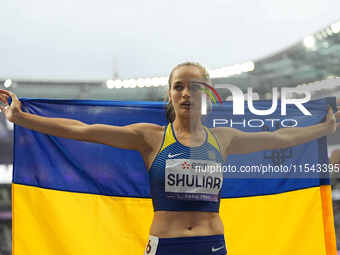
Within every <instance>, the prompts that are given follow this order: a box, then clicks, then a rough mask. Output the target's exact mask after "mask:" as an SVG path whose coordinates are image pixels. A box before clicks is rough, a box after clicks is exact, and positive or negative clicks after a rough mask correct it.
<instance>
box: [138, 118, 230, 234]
mask: <svg viewBox="0 0 340 255" xmlns="http://www.w3.org/2000/svg"><path fill="white" fill-rule="evenodd" d="M164 130H165V127H161V126H156V125H154V126H150V129H149V132H148V133H149V134H148V135H146V137H147V138H148V139H150V142H149V144H152V146H150V147H149V150H145V151H142V156H143V159H144V162H145V166H146V168H147V169H149V168H150V167H151V164H152V162H153V160H154V158H155V156H156V155H157V153H158V151H159V148H160V146H161V144H162V140H163V134H164ZM202 140H204V137H203V138H202ZM202 140H201V141H198V143H202ZM182 141H183V140H182ZM191 141H192V140H191ZM223 233H224V226H223V223H222V220H221V218H220V216H219V214H218V213H217V212H199V211H155V212H154V218H153V221H152V224H151V228H150V235H154V236H157V237H160V238H171V237H190V236H209V235H219V234H223Z"/></svg>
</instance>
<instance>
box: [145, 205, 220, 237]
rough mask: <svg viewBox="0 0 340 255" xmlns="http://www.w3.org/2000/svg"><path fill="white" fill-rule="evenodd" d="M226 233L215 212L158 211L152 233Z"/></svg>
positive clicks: (166, 235) (193, 234)
mask: <svg viewBox="0 0 340 255" xmlns="http://www.w3.org/2000/svg"><path fill="white" fill-rule="evenodd" d="M223 233H224V227H223V223H222V220H221V218H220V216H219V214H218V213H215V212H192V211H185V212H180V211H156V212H155V214H154V218H153V221H152V224H151V229H150V235H153V236H157V237H160V238H171V237H189V236H209V235H219V234H223Z"/></svg>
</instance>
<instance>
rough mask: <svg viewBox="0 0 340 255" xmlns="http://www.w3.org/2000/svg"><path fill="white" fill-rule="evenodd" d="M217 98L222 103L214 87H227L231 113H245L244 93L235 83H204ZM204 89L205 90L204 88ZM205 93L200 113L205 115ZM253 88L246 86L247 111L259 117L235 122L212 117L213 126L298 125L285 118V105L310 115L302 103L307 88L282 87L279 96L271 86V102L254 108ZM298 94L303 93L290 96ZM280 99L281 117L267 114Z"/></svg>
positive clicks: (211, 98)
mask: <svg viewBox="0 0 340 255" xmlns="http://www.w3.org/2000/svg"><path fill="white" fill-rule="evenodd" d="M205 86H206V87H208V88H209V89H210V90H211V91H213V93H214V94H215V95H216V97H217V98H218V100H219V103H220V104H223V102H222V100H221V97H220V95H219V94H218V93H217V91H216V89H223V90H225V89H227V90H229V91H230V92H231V94H232V101H233V115H234V116H242V115H245V110H244V106H245V95H244V94H243V92H242V90H241V89H240V88H238V87H237V86H235V85H232V84H216V85H215V87H212V86H210V85H206V84H205ZM205 91H206V90H205ZM206 94H208V95H209V99H210V100H213V101H214V103H215V104H216V101H215V99H214V98H213V97H212V94H211V93H206ZM206 94H205V93H203V94H202V108H201V114H202V115H207V114H208V102H207V96H206ZM253 94H254V93H253V89H252V88H248V90H247V105H248V109H249V111H250V112H251V113H252V114H253V115H257V116H262V117H261V118H250V119H249V118H247V119H246V118H244V119H241V120H239V119H238V121H237V122H236V121H233V120H232V119H223V118H218V119H213V127H218V126H229V127H236V126H239V127H240V126H241V127H242V126H243V127H257V128H258V127H261V128H263V127H268V126H269V127H273V128H274V127H277V126H278V125H279V126H281V127H296V126H297V125H298V121H297V120H296V119H293V118H285V116H287V105H295V106H296V107H297V109H299V110H300V111H301V112H302V114H303V115H307V116H308V115H312V114H311V113H310V111H308V109H306V107H305V106H304V105H303V104H304V103H307V102H308V101H309V100H310V99H311V92H310V91H308V90H303V89H302V88H286V87H282V88H281V90H280V95H281V97H280V98H279V94H278V88H276V87H274V88H272V95H273V97H272V104H271V106H270V108H268V109H256V108H255V106H254V99H253ZM294 94H299V95H303V97H300V98H292V96H291V95H294ZM279 100H280V101H281V104H280V106H281V109H280V114H281V116H282V118H280V119H278V118H275V119H274V118H270V117H269V115H271V114H273V113H274V112H276V110H277V107H278V105H279V104H278V102H279ZM263 116H268V118H263Z"/></svg>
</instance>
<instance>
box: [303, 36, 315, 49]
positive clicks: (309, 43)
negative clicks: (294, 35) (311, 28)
mask: <svg viewBox="0 0 340 255" xmlns="http://www.w3.org/2000/svg"><path fill="white" fill-rule="evenodd" d="M303 44H304V45H305V47H306V48H314V46H315V38H314V36H312V35H309V36H306V37H305V39H303Z"/></svg>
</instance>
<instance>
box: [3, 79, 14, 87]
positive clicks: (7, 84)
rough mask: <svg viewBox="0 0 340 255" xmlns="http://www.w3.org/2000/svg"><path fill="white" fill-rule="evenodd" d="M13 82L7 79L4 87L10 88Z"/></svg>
mask: <svg viewBox="0 0 340 255" xmlns="http://www.w3.org/2000/svg"><path fill="white" fill-rule="evenodd" d="M12 83H13V82H12V80H11V79H7V80H5V81H4V86H5V88H9V87H10V86H12Z"/></svg>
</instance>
